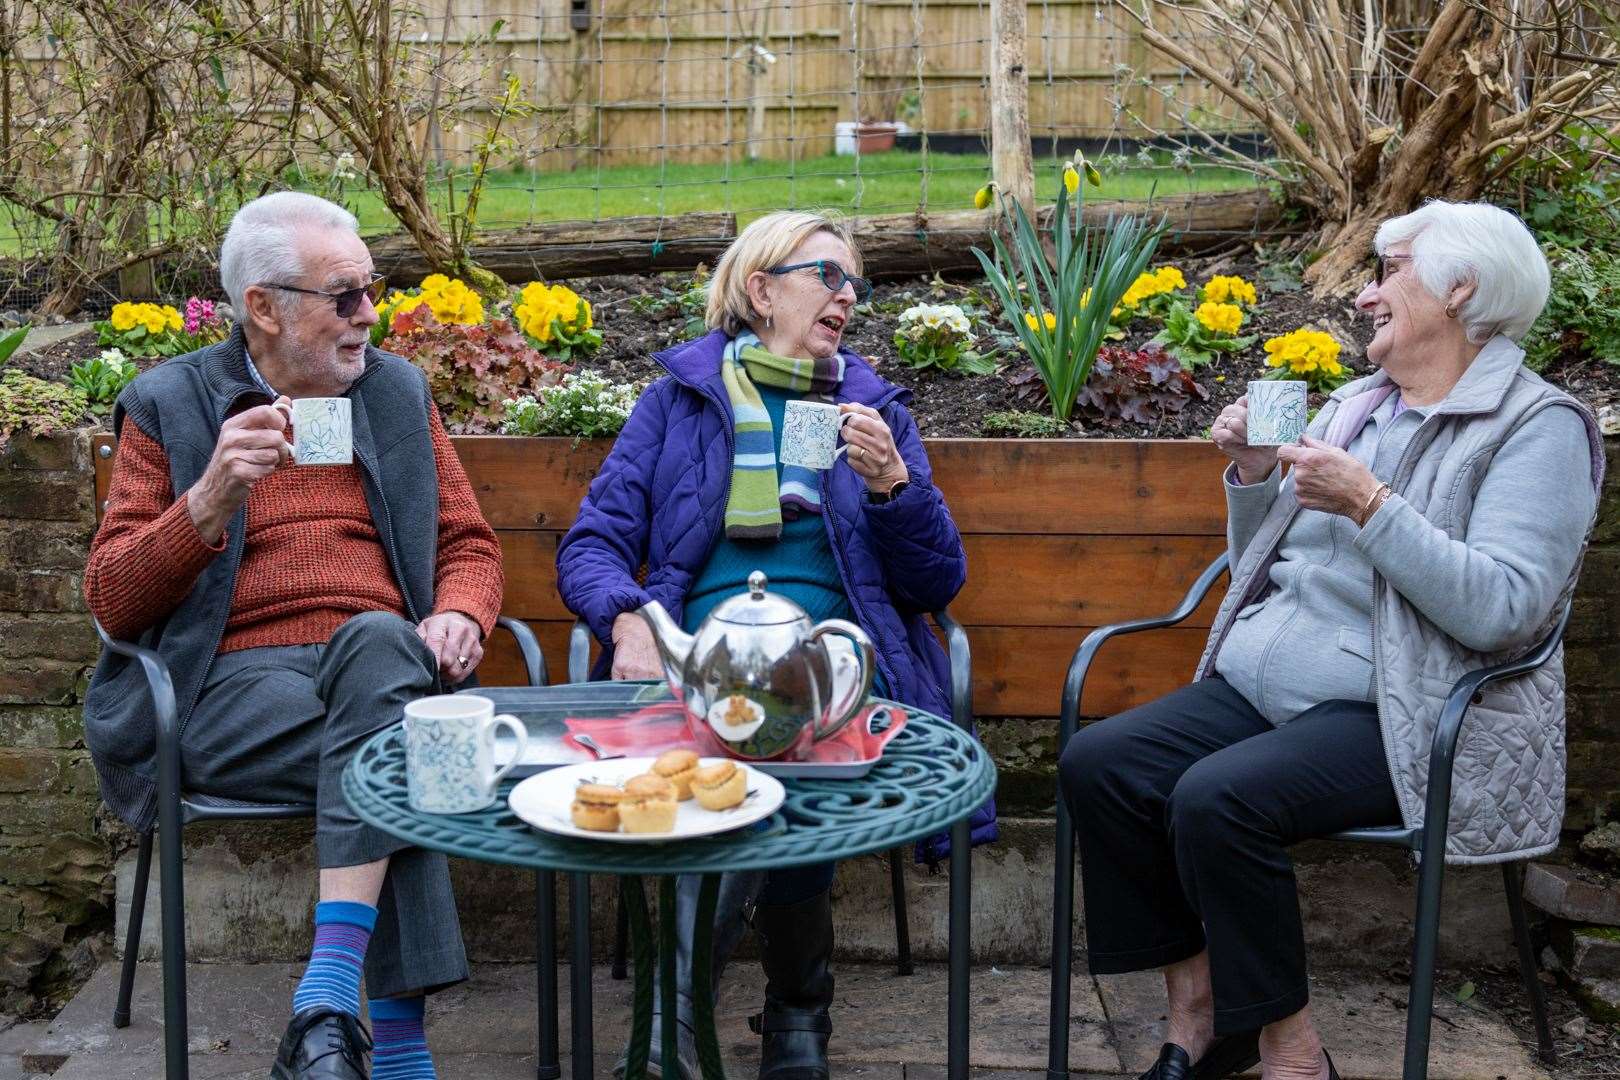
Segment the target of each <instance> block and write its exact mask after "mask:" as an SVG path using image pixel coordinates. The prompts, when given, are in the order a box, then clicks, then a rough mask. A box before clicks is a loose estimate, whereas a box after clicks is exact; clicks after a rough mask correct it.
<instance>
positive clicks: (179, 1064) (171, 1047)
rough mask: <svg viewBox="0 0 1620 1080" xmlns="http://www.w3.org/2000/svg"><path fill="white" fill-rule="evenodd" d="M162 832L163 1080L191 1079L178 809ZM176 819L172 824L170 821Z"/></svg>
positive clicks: (166, 819) (167, 817)
mask: <svg viewBox="0 0 1620 1080" xmlns="http://www.w3.org/2000/svg"><path fill="white" fill-rule="evenodd" d="M163 809H164V808H160V816H161V817H162V819H163V820H162V824H161V825H160V826H159V831H160V832H161V833H162V834H163V843H162V846H161V847H160V848H159V850H158V873H159V878H160V881H159V885H158V887H159V889H160V890H161V891H162V895H161V896H160V897H159V899H158V906H159V908H160V909H161V914H162V917H163V964H162V966H163V1062H164V1072H163V1075H164V1080H190V1075H191V1073H190V1065H189V1063H188V1062H187V1061H186V1041H187V1040H186V885H185V866H184V864H183V863H182V861H181V860H182V858H183V855H184V852H183V851H182V848H183V847H184V841H183V840H182V839H181V828H182V827H181V825H180V820H179V819H180V814H179V812H178V807H176V808H175V809H174V810H173V811H172V812H171V813H168V814H163V813H162V810H163ZM171 818H172V819H173V820H172V822H171V821H170V819H171Z"/></svg>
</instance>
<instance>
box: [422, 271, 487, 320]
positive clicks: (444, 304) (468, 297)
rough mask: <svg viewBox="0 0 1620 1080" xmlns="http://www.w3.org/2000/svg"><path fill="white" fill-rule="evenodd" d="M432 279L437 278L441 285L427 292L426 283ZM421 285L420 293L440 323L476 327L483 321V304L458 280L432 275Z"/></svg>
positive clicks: (465, 284) (476, 295) (463, 282)
mask: <svg viewBox="0 0 1620 1080" xmlns="http://www.w3.org/2000/svg"><path fill="white" fill-rule="evenodd" d="M432 278H438V279H439V281H440V282H442V284H440V285H438V287H437V288H434V289H432V290H429V289H428V288H427V281H428V280H432ZM422 285H423V288H422V293H423V295H424V296H425V297H426V298H427V302H428V304H429V305H430V306H431V307H432V308H433V317H434V318H436V319H438V320H439V321H440V322H441V323H445V324H447V325H448V324H454V325H458V326H476V325H478V324H479V323H481V322H483V321H484V302H483V301H482V300H480V299H479V298H478V294H477V293H475V292H473V291H472V290H471V289H469V288H468V287H467V283H466V282H465V281H462V280H461V279H460V278H450V279H446V278H445V276H444V275H443V274H434V275H432V277H430V278H429V279H427V280H424V281H423V282H422Z"/></svg>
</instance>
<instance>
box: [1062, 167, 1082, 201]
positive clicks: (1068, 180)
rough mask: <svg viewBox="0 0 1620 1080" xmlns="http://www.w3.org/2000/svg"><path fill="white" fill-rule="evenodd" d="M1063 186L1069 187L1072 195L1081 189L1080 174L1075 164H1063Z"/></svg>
mask: <svg viewBox="0 0 1620 1080" xmlns="http://www.w3.org/2000/svg"><path fill="white" fill-rule="evenodd" d="M1063 186H1064V187H1065V188H1066V189H1068V192H1069V194H1070V195H1073V194H1074V193H1075V192H1077V191H1079V190H1080V174H1079V172H1077V171H1076V170H1075V167H1074V165H1073V164H1065V165H1064V166H1063Z"/></svg>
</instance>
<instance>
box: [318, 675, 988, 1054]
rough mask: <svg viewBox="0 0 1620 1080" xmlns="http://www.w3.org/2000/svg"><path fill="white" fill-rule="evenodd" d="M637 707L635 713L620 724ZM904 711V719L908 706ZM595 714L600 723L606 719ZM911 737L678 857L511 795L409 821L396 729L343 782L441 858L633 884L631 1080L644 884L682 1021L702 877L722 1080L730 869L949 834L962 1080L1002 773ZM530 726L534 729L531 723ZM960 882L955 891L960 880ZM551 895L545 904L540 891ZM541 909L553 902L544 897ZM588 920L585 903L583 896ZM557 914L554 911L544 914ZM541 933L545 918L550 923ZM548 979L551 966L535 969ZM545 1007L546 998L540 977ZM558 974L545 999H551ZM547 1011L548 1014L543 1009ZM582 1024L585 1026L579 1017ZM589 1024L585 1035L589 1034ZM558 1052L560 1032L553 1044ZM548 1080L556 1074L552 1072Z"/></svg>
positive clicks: (379, 822) (955, 1033)
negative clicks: (686, 889)
mask: <svg viewBox="0 0 1620 1080" xmlns="http://www.w3.org/2000/svg"><path fill="white" fill-rule="evenodd" d="M575 692H577V688H573V687H569V686H557V687H548V688H536V689H526V690H524V691H523V693H524V695H525V699H526V700H527V701H529V702H531V703H540V704H544V703H545V702H546V701H547V699H548V698H555V700H556V702H557V704H558V705H559V706H561V705H563V702H565V701H566V700H567V698H568V696H569V695H570V693H575ZM635 707H637V706H635V705H633V704H630V703H626V704H625V705H624V706H623V711H624V712H629V711H631V710H632V709H633V708H635ZM900 708H905V706H900ZM593 714H594V715H597V716H600V715H603V713H602V711H601V709H596V710H593ZM906 720H907V722H906V726H905V728H904V729H903V730H901V732H900V733H899V734H898V735H896V736H895V737H894V739H893V740H892V741H891V742H890V743H889V745H888V747H887V748H886V749H885V751H884V754H883V758H882V760H881V761H879V762H878V764H877V765H875V766H874V767H873V768H872V770H871V772H869V773H867V774H866V775H865V776H864V777H861V778H859V779H854V780H807V779H789V780H784V781H783V785H784V787H785V788H786V789H787V798H786V800H785V801H784V803H783V804H782V807H781V809H780V810H778V811H777V812H776V813H775V814H773V815H772V816H771V817H769V818H767V819H766V821H765V822H764V824H763V826H756V827H755V828H754V829H743V830H739V831H737V832H733V833H727V834H724V835H721V836H717V837H711V838H703V839H694V840H685V841H682V842H680V843H678V844H673V843H672V844H611V843H602V842H595V841H589V840H576V839H572V838H569V837H562V836H553V835H550V834H547V833H543V832H539V831H537V830H535V829H533V828H530V827H529V826H528V825H527V824H525V823H524V822H523V821H521V820H520V819H518V818H517V816H516V815H514V814H513V813H512V812H511V811H510V810H509V809H508V808H507V805H506V796H507V795H508V794H509V793H510V791H511V787H512V786H513V785H512V783H511V782H508V783H506V784H504V785H503V786H502V789H501V797H500V798H499V799H498V800H497V801H496V803H495V804H494V805H493V806H491V807H490V808H489V809H488V810H484V811H480V812H478V813H473V814H456V815H439V814H423V813H418V812H416V811H414V810H412V809H411V807H410V804H409V802H408V800H407V798H406V791H405V741H404V730H403V728H402V727H400V726H395V727H392V728H389V729H387V730H385V731H382V732H379V733H378V734H376V735H374V736H373V737H372V738H371V739H370V740H368V741H367V742H366V743H365V745H364V746H363V747H362V748H361V749H360V752H359V753H357V754H356V755H355V756H354V758H353V759H352V760H351V761H350V762H349V766H348V768H347V769H346V770H344V773H343V794H344V797H345V798H346V799H348V801H349V805H350V806H351V807H352V808H353V809H354V812H355V813H356V814H357V815H358V816H359V817H360V818H361V819H362V820H363V821H365V822H366V823H367V824H370V825H373V826H375V827H377V828H379V829H381V830H383V831H384V832H386V833H389V834H391V835H393V836H397V837H399V838H401V839H403V840H408V841H410V842H411V843H413V844H415V845H417V846H419V847H423V848H427V849H430V850H433V851H442V852H444V853H446V854H449V855H460V856H463V857H465V858H469V859H481V860H483V861H485V862H493V863H503V864H506V865H510V866H521V867H527V868H530V869H533V870H537V871H542V872H546V873H545V874H544V876H543V879H542V880H544V881H548V882H549V878H550V872H555V871H567V872H573V873H574V874H575V875H576V877H575V881H576V882H579V881H583V880H586V877H585V875H587V874H591V873H605V874H617V875H620V876H622V877H623V878H624V881H625V885H626V890H627V899H628V901H629V911H630V930H631V941H632V947H633V950H634V957H635V990H634V996H633V999H632V1002H633V1004H632V1013H631V1055H630V1058H631V1060H630V1062H629V1066H630V1068H629V1071H628V1073H627V1077H628V1078H629V1080H640V1078H641V1077H643V1076H644V1075H645V1066H646V1061H647V1052H648V1043H649V1036H650V1030H651V1022H652V1021H651V1017H652V994H653V976H652V954H653V952H654V951H655V950H654V947H653V943H652V938H651V931H650V928H649V921H648V917H647V908H646V902H645V899H644V896H643V893H642V887H641V877H642V876H644V875H650V876H655V877H658V878H659V879H660V880H659V926H660V928H661V930H660V936H661V938H662V939H663V940H662V946H663V947H661V948H659V949H657V950H656V951H657V953H658V954H659V956H660V958H661V960H662V962H661V964H660V972H659V974H660V978H659V982H660V988H661V993H662V998H663V1002H664V1013H665V1015H669V1016H673V1015H675V1000H674V998H675V966H674V954H675V949H674V945H673V935H674V921H675V919H674V912H675V887H674V883H675V878H674V875H676V874H701V875H703V881H702V888H701V891H700V892H699V897H698V905H697V913H696V926H695V927H694V928H693V949H692V951H693V956H694V963H693V968H694V970H693V998H694V1004H695V1008H696V1017H695V1020H696V1027H697V1037H698V1057H699V1061H700V1064H701V1066H702V1072H703V1076H704V1078H705V1080H723V1077H724V1075H725V1074H724V1071H723V1069H722V1068H721V1064H720V1049H719V1043H718V1040H717V1038H716V1036H715V1030H714V1016H713V996H712V994H711V993H708V992H706V988H707V987H708V985H709V971H708V967H709V963H708V961H709V957H710V955H711V948H710V943H709V936H710V932H711V930H712V927H713V922H714V908H715V901H716V897H717V894H718V890H719V880H720V879H719V875H720V874H721V873H722V872H724V871H727V870H770V869H776V868H780V867H790V866H804V865H812V864H817V863H825V862H829V861H833V860H838V859H845V858H850V857H852V856H856V855H864V854H868V853H871V852H877V851H888V850H891V849H893V848H895V847H896V846H898V845H901V844H905V843H908V842H910V841H913V840H918V839H921V838H922V837H925V836H930V835H933V834H935V833H938V832H941V831H943V830H946V829H951V830H952V840H953V842H954V843H953V847H955V848H956V849H957V850H956V851H953V857H952V860H951V861H952V882H951V885H952V888H951V935H950V937H951V941H950V947H951V988H950V1004H949V1029H950V1034H949V1044H950V1064H949V1070H948V1072H949V1075H950V1076H951V1077H953V1078H956V1077H966V1076H967V947H968V911H967V907H968V880H967V878H968V873H969V871H968V866H969V864H968V861H967V857H966V856H967V851H966V841H967V829H966V822H967V817H968V815H969V814H970V813H971V812H972V811H973V810H974V809H975V808H977V807H978V806H980V805H981V804H982V803H984V801H985V800H986V799H988V798H989V797H990V795H991V793H992V792H993V791H994V789H995V782H996V770H995V765H994V764H993V763H992V762H991V760H990V755H989V754H988V753H986V752H985V750H984V748H983V747H981V746H980V745H979V744H978V742H977V741H975V740H974V739H973V737H972V736H971V735H969V734H968V733H967V732H965V731H963V730H962V729H960V728H958V727H957V726H956V725H955V724H954V723H952V722H951V721H949V720H945V719H942V718H940V717H937V716H934V715H932V714H930V713H925V712H921V711H918V710H915V709H909V708H907V709H906ZM526 722H527V721H526ZM959 879H960V880H959ZM539 891H540V892H541V893H542V894H544V893H546V892H548V891H549V889H548V888H546V887H544V886H542V887H541V889H540V890H539ZM542 899H544V897H542ZM580 899H581V897H580V893H579V891H578V890H577V888H576V892H575V894H574V905H573V906H574V908H575V911H574V926H575V933H574V938H575V949H574V961H573V969H574V970H573V973H572V977H573V1018H572V1019H573V1024H572V1027H573V1074H574V1076H575V1078H576V1080H586V1078H588V1077H590V1075H591V1061H592V1046H591V1041H592V1040H591V1030H590V1021H589V1001H590V986H591V982H590V980H591V972H590V946H589V941H588V938H587V940H585V941H584V943H583V949H581V947H580V945H581V942H580V937H581V935H580V933H579V930H580V928H581V926H582V925H583V927H584V928H585V929H586V930H587V931H588V927H589V920H588V910H587V911H586V912H584V913H583V914H585V915H586V916H587V917H586V918H585V919H584V920H583V921H582V919H581V915H582V912H581V911H580ZM585 900H586V906H587V908H588V894H586V895H585ZM547 906H548V907H549V905H547ZM542 921H543V922H544V919H543V920H542ZM537 961H538V962H539V963H538V966H539V967H541V968H542V969H543V968H544V967H545V961H544V958H539V957H537ZM540 990H541V994H542V996H544V995H545V993H546V992H547V985H546V978H545V975H544V972H543V971H542V974H541V976H540ZM555 990H556V983H555V970H554V969H553V972H552V981H551V985H550V992H551V994H552V995H553V1000H555ZM542 1004H543V1002H542ZM582 1010H583V1011H584V1015H583V1018H582V1016H581V1011H582ZM582 1019H583V1023H582V1022H581V1021H582ZM544 1027H545V1025H544V1024H542V1031H541V1044H542V1045H541V1070H542V1074H543V1075H544V1074H545V1072H546V1053H545V1051H546V1046H545V1042H546V1035H545V1030H544ZM661 1027H662V1030H663V1038H664V1046H663V1055H662V1060H664V1061H672V1060H674V1057H675V1048H674V1045H673V1042H674V1037H675V1025H673V1024H665V1025H661ZM552 1038H553V1042H554V1040H555V1031H554V1030H553V1034H552ZM550 1075H553V1076H555V1075H557V1074H556V1072H555V1071H554V1070H553V1071H551V1072H550Z"/></svg>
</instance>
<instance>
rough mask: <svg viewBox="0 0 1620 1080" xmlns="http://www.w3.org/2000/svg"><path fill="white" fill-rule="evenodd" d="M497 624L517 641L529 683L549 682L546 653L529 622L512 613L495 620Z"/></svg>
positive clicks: (533, 684)
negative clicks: (516, 617) (541, 649)
mask: <svg viewBox="0 0 1620 1080" xmlns="http://www.w3.org/2000/svg"><path fill="white" fill-rule="evenodd" d="M495 625H496V626H499V627H503V628H504V629H505V630H506V631H507V633H509V634H511V635H512V638H513V640H515V641H516V642H517V647H518V652H520V653H522V654H523V670H524V673H525V674H526V675H527V676H528V678H529V685H530V686H545V685H546V684H547V683H549V682H550V681H551V680H550V679H549V678H547V676H546V657H545V654H544V653H542V652H541V651H540V642H539V641H538V640H536V639H535V636H534V631H533V630H530V629H529V624H528V623H525V622H524V621H523V620H521V619H514V618H512V617H511V616H510V615H502V616H499V617H498V618H497V619H496V620H495Z"/></svg>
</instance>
